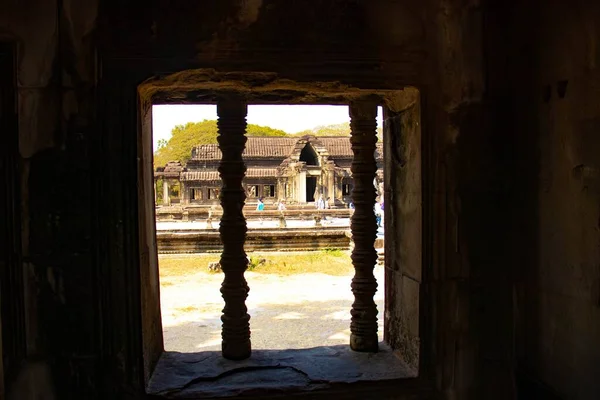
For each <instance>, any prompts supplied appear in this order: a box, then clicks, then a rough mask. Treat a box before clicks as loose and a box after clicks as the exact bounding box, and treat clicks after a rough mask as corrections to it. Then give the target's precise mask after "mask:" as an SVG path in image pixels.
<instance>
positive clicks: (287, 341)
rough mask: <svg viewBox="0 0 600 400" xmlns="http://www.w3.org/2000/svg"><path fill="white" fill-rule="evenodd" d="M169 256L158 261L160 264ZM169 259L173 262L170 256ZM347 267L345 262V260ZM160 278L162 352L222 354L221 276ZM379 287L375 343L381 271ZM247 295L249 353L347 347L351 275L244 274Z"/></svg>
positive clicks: (182, 273) (195, 272)
mask: <svg viewBox="0 0 600 400" xmlns="http://www.w3.org/2000/svg"><path fill="white" fill-rule="evenodd" d="M167 257H169V256H164V257H163V256H161V259H160V260H159V261H160V262H162V261H163V260H164V259H166V258H167ZM171 257H172V256H171ZM347 259H348V261H349V257H348V258H347ZM176 271H178V272H176V273H173V272H171V273H169V274H168V275H164V274H163V273H162V272H161V308H162V322H163V331H164V342H165V349H166V350H167V351H179V352H198V351H207V350H220V349H221V320H220V317H221V311H222V309H223V305H224V302H223V298H222V297H221V293H220V291H219V289H220V286H221V282H222V280H223V274H222V273H209V272H208V269H207V267H206V263H204V264H200V263H199V266H198V268H196V269H192V270H190V269H181V270H176ZM375 277H376V278H377V281H378V283H379V288H378V291H377V293H376V295H375V302H376V303H377V307H378V310H379V338H380V340H382V339H383V319H382V318H383V315H384V314H383V313H384V310H383V287H384V285H383V267H382V266H377V267H376V268H375ZM246 279H247V281H248V285H249V286H250V293H249V296H248V299H247V301H246V304H247V306H248V313H249V314H250V329H251V332H252V336H251V340H252V348H253V349H301V348H311V347H316V346H331V345H340V344H347V343H349V338H350V308H351V306H352V302H353V296H352V292H351V290H350V282H351V280H352V272H351V271H350V270H348V273H345V274H343V275H338V276H334V275H327V274H323V273H315V272H311V273H295V274H286V275H280V274H274V273H261V272H253V271H248V272H246Z"/></svg>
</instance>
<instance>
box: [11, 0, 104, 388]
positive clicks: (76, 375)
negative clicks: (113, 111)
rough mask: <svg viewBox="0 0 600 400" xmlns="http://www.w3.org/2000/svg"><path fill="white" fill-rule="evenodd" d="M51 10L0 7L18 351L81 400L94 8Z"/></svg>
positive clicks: (86, 359) (86, 348)
mask: <svg viewBox="0 0 600 400" xmlns="http://www.w3.org/2000/svg"><path fill="white" fill-rule="evenodd" d="M61 3H62V5H63V7H62V9H60V10H59V8H58V2H56V1H38V0H29V1H25V2H17V1H5V2H2V4H0V40H3V41H8V42H12V43H14V44H15V45H16V50H17V55H16V56H17V57H16V58H17V90H18V115H19V124H18V125H19V126H18V128H19V147H20V156H21V162H20V170H21V173H22V174H21V179H20V181H21V192H22V196H21V197H22V215H21V225H22V230H23V232H22V235H21V239H22V249H23V254H22V255H23V261H24V262H23V273H24V275H25V304H26V311H27V312H26V315H25V318H26V331H27V332H26V335H27V340H26V343H27V352H28V354H29V355H41V356H42V358H43V359H44V360H46V361H49V362H50V363H51V365H52V367H53V371H54V375H55V378H56V386H57V389H59V390H65V389H66V388H69V390H74V391H78V392H79V393H81V396H84V397H85V396H86V394H89V392H88V390H89V388H90V387H91V385H90V382H91V381H92V380H93V379H95V377H94V376H95V370H94V369H95V368H96V367H97V365H98V364H97V361H98V359H99V357H98V356H99V355H98V353H97V344H98V341H97V340H98V335H97V333H98V331H97V328H98V314H97V313H96V312H95V310H96V308H97V298H96V297H95V295H94V293H95V292H96V290H95V285H96V282H97V280H96V279H94V273H93V268H92V265H93V260H92V254H91V251H92V247H91V243H90V235H91V234H90V220H91V218H93V215H91V214H90V210H91V201H92V199H91V198H90V186H89V175H90V164H91V158H90V150H91V149H90V147H89V140H90V133H91V130H92V128H93V126H94V125H93V116H94V104H93V102H92V94H93V92H92V88H93V87H94V84H95V83H94V77H95V72H96V71H95V69H94V63H93V59H94V49H93V48H92V42H91V39H90V35H91V33H92V30H93V29H94V25H95V17H96V14H97V11H96V4H95V3H96V2H95V1H92V2H90V3H85V4H83V3H79V2H76V1H69V0H67V1H63V2H61ZM86 388H88V389H87V390H86Z"/></svg>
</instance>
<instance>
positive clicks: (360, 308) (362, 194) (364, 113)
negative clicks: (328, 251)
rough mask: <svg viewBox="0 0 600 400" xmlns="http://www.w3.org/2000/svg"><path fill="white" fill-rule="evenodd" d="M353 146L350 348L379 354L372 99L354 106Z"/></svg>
mask: <svg viewBox="0 0 600 400" xmlns="http://www.w3.org/2000/svg"><path fill="white" fill-rule="evenodd" d="M349 108H350V129H351V134H352V136H351V138H350V142H351V146H352V152H353V153H354V158H353V161H352V167H351V171H352V176H353V178H354V189H353V191H352V202H353V203H354V208H355V210H354V214H353V215H352V220H351V225H350V228H351V230H352V239H353V241H354V249H353V250H352V264H353V265H354V271H355V274H354V278H353V279H352V285H351V287H352V293H354V303H353V304H352V311H351V314H352V321H351V323H350V331H351V335H350V347H351V348H352V350H355V351H365V352H376V351H378V342H379V340H378V337H377V305H376V304H375V301H374V299H373V297H374V295H375V292H376V291H377V280H376V279H375V276H374V275H373V268H374V267H375V263H376V262H377V252H376V251H375V238H376V237H377V222H376V220H375V213H374V210H373V206H374V204H375V196H376V192H375V187H374V186H373V180H374V179H375V173H376V171H377V164H376V160H375V144H376V143H377V134H376V131H377V121H376V117H377V103H375V102H372V101H370V100H359V101H354V102H351V103H350V107H349Z"/></svg>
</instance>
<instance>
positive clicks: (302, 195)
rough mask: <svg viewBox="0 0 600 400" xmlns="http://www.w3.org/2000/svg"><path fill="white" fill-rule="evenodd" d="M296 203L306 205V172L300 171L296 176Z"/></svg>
mask: <svg viewBox="0 0 600 400" xmlns="http://www.w3.org/2000/svg"><path fill="white" fill-rule="evenodd" d="M297 195H298V197H297V199H298V202H299V203H306V171H300V173H299V174H298V193H297Z"/></svg>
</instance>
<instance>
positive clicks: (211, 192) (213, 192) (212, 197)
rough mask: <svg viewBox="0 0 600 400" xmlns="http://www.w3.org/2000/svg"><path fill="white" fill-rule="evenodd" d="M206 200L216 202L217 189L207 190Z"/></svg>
mask: <svg viewBox="0 0 600 400" xmlns="http://www.w3.org/2000/svg"><path fill="white" fill-rule="evenodd" d="M207 197H208V199H209V200H216V199H218V198H219V188H208V196H207Z"/></svg>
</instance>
